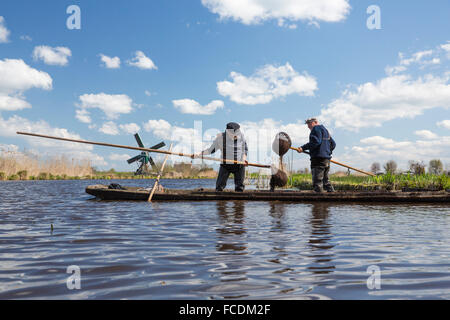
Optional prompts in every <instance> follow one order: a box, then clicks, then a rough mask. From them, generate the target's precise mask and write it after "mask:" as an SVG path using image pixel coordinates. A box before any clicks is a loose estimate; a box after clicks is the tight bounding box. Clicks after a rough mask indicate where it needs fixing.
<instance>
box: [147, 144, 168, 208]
mask: <svg viewBox="0 0 450 320" xmlns="http://www.w3.org/2000/svg"><path fill="white" fill-rule="evenodd" d="M172 145H173V144H170V148H169V151H172ZM167 159H169V155H168V154H167V155H166V157H165V159H164V162H163V164H162V166H161V170H160V171H159V174H158V177H157V178H156V181H155V183H154V184H153V188H152V191H151V192H150V195H149V196H148V199H147V201H148V202H152V198H153V194H154V193H155V191H156V188H157V187H158V184H159V179H161V176H162V174H163V172H164V166H165V165H166V161H167Z"/></svg>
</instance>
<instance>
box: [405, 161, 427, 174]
mask: <svg viewBox="0 0 450 320" xmlns="http://www.w3.org/2000/svg"><path fill="white" fill-rule="evenodd" d="M408 165H409V171H411V172H412V173H414V174H424V173H425V164H424V163H423V162H419V161H414V160H410V161H409V162H408Z"/></svg>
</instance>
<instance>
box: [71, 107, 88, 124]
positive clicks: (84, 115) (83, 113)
mask: <svg viewBox="0 0 450 320" xmlns="http://www.w3.org/2000/svg"><path fill="white" fill-rule="evenodd" d="M75 113H76V115H75V117H76V118H77V119H78V120H80V121H81V122H83V123H91V122H92V119H91V117H90V114H89V111H87V110H86V109H79V110H75Z"/></svg>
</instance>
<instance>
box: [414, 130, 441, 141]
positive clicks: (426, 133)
mask: <svg viewBox="0 0 450 320" xmlns="http://www.w3.org/2000/svg"><path fill="white" fill-rule="evenodd" d="M414 134H415V135H417V136H419V137H420V138H422V139H429V140H431V139H436V138H437V137H438V135H437V134H435V133H433V132H431V131H430V130H417V131H414Z"/></svg>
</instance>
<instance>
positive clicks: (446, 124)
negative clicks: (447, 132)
mask: <svg viewBox="0 0 450 320" xmlns="http://www.w3.org/2000/svg"><path fill="white" fill-rule="evenodd" d="M436 124H437V125H438V126H439V127H442V128H445V129H450V120H442V121H439V122H437V123H436Z"/></svg>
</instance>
